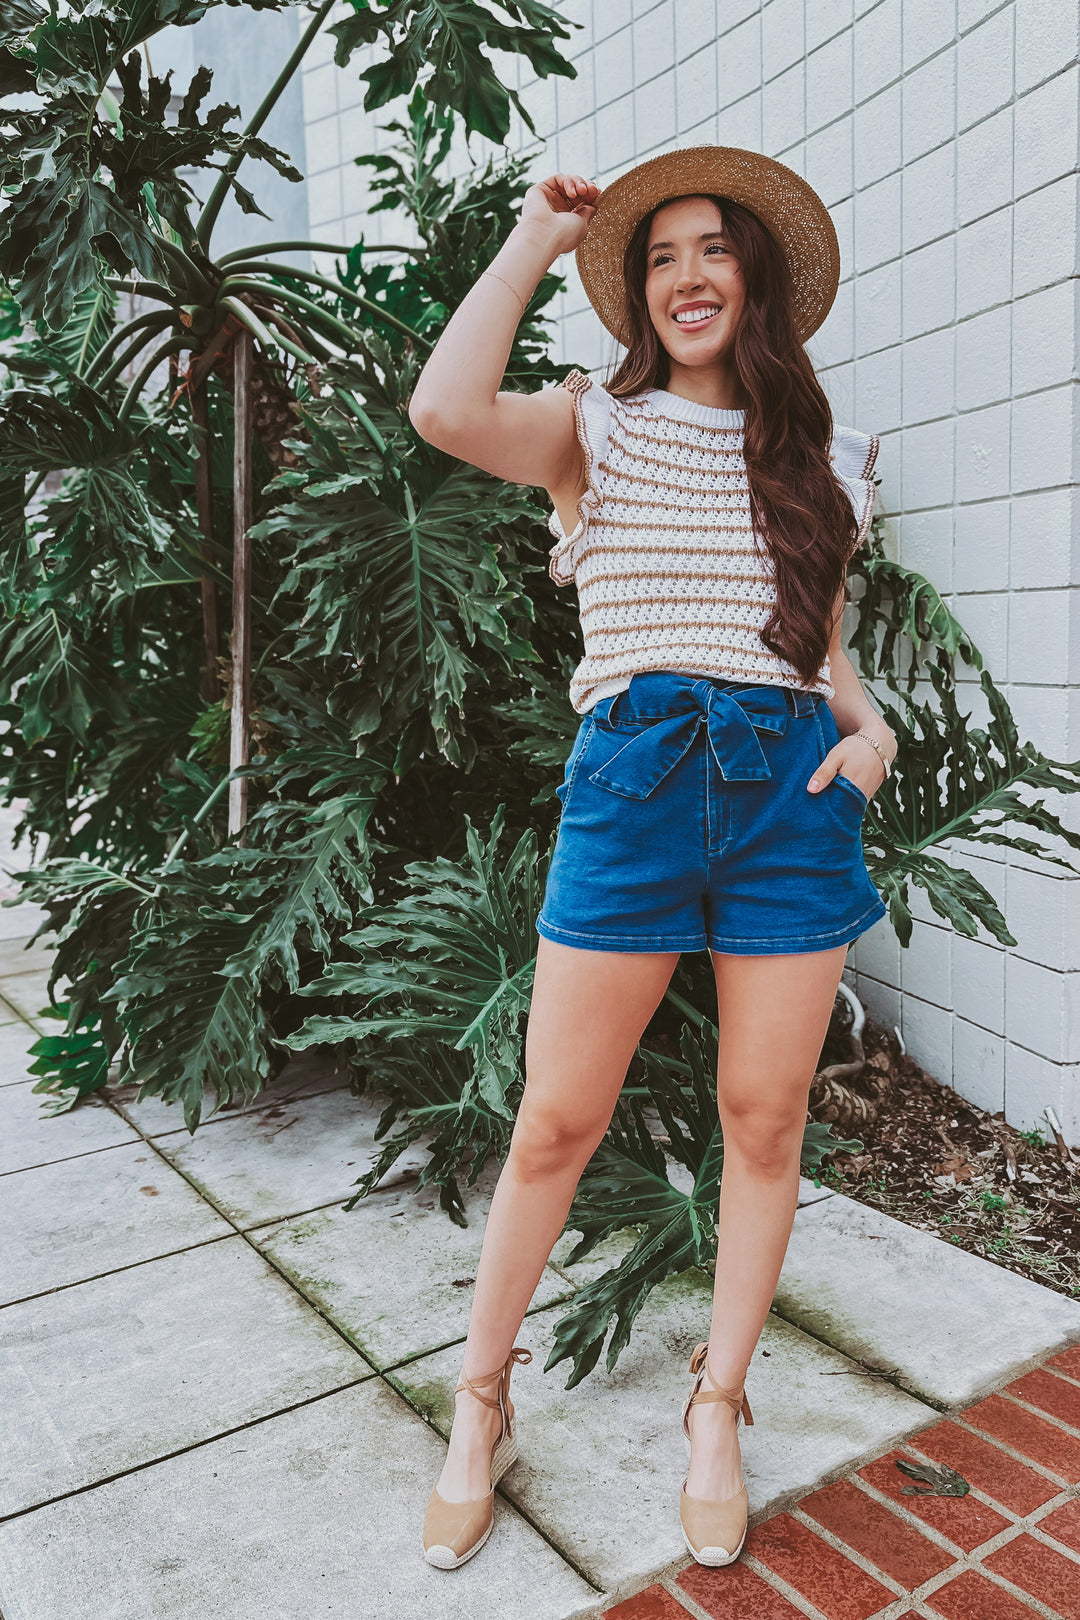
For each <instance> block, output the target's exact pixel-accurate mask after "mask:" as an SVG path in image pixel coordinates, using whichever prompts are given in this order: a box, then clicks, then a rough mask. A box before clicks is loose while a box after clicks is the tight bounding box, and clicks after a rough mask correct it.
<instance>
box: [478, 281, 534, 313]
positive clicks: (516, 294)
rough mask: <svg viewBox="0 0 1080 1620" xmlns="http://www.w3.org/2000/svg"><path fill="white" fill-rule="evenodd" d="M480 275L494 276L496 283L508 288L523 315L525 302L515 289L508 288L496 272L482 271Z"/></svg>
mask: <svg viewBox="0 0 1080 1620" xmlns="http://www.w3.org/2000/svg"><path fill="white" fill-rule="evenodd" d="M481 275H485V276H494V277H495V280H496V281H501V282H502V284H503V286H504V287H510V291H511V292H512V293H513V295H514V297H515V298H516V299H517V301H518V303H519V304H520V305H521V313H522V314H523V315H524V313H525V310H526V307H527V306H526V303H525V300H524V298H522V296H521V294H520V293H519V292H518V290H517V288H516V287H512V286H510V283H509V282H508V281H507V279H506V277H505V276H500V274H499V272H498V271H497V270H482V271H481Z"/></svg>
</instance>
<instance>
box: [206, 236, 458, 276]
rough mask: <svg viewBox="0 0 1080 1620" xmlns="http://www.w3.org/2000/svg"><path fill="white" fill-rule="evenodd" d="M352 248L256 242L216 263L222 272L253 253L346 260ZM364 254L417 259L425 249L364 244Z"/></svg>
mask: <svg viewBox="0 0 1080 1620" xmlns="http://www.w3.org/2000/svg"><path fill="white" fill-rule="evenodd" d="M352 252H353V248H347V247H342V246H341V244H340V243H339V242H256V243H255V245H254V246H253V247H241V248H233V249H232V251H231V252H229V253H223V254H222V255H221V258H220V259H218V261H217V263H218V266H219V268H221V269H222V270H223V269H224V268H225V266H226V265H227V264H232V263H233V262H234V260H236V259H247V258H248V257H249V256H250V255H251V254H253V253H336V254H343V255H344V256H345V257H346V258H348V256H349V254H350V253H352ZM364 252H365V253H414V254H416V256H417V257H418V258H419V257H421V256H423V255H426V254H427V248H426V247H406V246H405V245H404V244H403V243H400V242H365V243H364Z"/></svg>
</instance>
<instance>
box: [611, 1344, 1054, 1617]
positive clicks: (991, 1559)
mask: <svg viewBox="0 0 1080 1620" xmlns="http://www.w3.org/2000/svg"><path fill="white" fill-rule="evenodd" d="M901 1457H904V1458H907V1459H908V1460H909V1461H912V1462H934V1463H943V1464H945V1465H947V1466H948V1467H949V1468H953V1469H955V1470H956V1472H957V1473H959V1474H962V1475H963V1477H964V1478H965V1479H966V1480H967V1482H968V1484H969V1485H970V1487H971V1489H970V1490H969V1491H968V1494H967V1495H966V1496H905V1495H903V1488H904V1486H906V1485H912V1484H914V1483H917V1482H915V1481H913V1480H912V1478H911V1476H910V1475H908V1474H905V1473H904V1472H903V1471H902V1470H901V1469H899V1468H897V1466H896V1463H897V1459H898V1458H901ZM691 1615H693V1616H696V1617H697V1620H700V1617H701V1616H702V1615H709V1616H711V1617H712V1620H875V1617H879V1620H928V1617H930V1616H935V1617H937V1616H940V1617H941V1620H1034V1617H1035V1616H1036V1615H1039V1616H1041V1617H1042V1620H1048V1617H1050V1616H1053V1617H1054V1620H1080V1345H1075V1346H1073V1348H1072V1349H1070V1350H1065V1351H1062V1352H1061V1353H1060V1354H1059V1355H1056V1356H1052V1357H1051V1358H1050V1359H1049V1360H1048V1361H1047V1362H1045V1364H1044V1365H1043V1366H1041V1367H1037V1368H1035V1369H1034V1370H1033V1371H1031V1372H1028V1373H1025V1374H1024V1375H1023V1376H1022V1377H1020V1378H1016V1379H1014V1380H1013V1381H1012V1382H1011V1383H1009V1384H1007V1385H1006V1386H1005V1388H1004V1389H1001V1390H999V1391H998V1392H997V1393H996V1394H993V1395H989V1396H987V1397H986V1398H985V1399H983V1400H981V1401H977V1402H976V1403H975V1404H974V1405H973V1406H970V1407H968V1408H967V1410H966V1411H963V1412H960V1413H958V1414H957V1415H956V1416H955V1417H951V1418H945V1419H942V1420H941V1421H940V1422H937V1423H934V1424H931V1425H930V1427H929V1428H926V1429H923V1430H922V1431H921V1432H920V1433H918V1434H916V1435H913V1436H912V1438H911V1439H910V1440H909V1441H907V1442H906V1443H905V1444H903V1445H901V1446H898V1447H893V1448H892V1449H890V1450H889V1451H887V1452H885V1453H884V1454H883V1455H882V1456H880V1457H878V1458H876V1459H875V1460H874V1461H873V1462H869V1463H865V1464H863V1466H862V1467H860V1468H856V1469H854V1470H852V1472H851V1473H850V1474H848V1475H847V1476H846V1477H845V1478H843V1479H839V1480H835V1481H834V1482H833V1483H832V1484H831V1485H825V1486H823V1487H820V1488H818V1489H816V1490H814V1491H811V1492H810V1493H809V1494H807V1495H806V1496H803V1497H802V1498H800V1500H799V1501H798V1502H797V1503H796V1504H795V1506H794V1507H792V1508H789V1509H788V1510H787V1511H786V1512H783V1513H777V1514H775V1515H774V1516H773V1518H771V1519H767V1520H765V1521H764V1522H763V1523H762V1524H758V1525H755V1526H754V1527H753V1529H751V1530H750V1532H749V1534H748V1535H747V1538H746V1541H745V1544H744V1546H743V1550H742V1553H741V1555H740V1557H739V1559H738V1561H737V1562H736V1563H734V1564H729V1565H728V1567H727V1568H726V1569H705V1568H704V1567H703V1566H702V1565H701V1564H697V1563H694V1562H689V1563H688V1564H687V1566H686V1568H685V1569H683V1570H681V1571H680V1572H679V1573H678V1574H677V1575H675V1576H673V1577H672V1578H671V1579H670V1580H665V1581H664V1582H662V1583H657V1584H656V1585H655V1586H650V1587H649V1588H648V1589H647V1590H646V1591H644V1592H639V1593H637V1595H636V1596H635V1597H632V1598H628V1599H627V1601H626V1602H625V1603H620V1604H618V1605H617V1606H616V1607H615V1608H613V1609H608V1610H607V1614H606V1616H605V1620H689V1616H691Z"/></svg>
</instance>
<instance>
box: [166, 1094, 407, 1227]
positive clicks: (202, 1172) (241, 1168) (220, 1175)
mask: <svg viewBox="0 0 1080 1620" xmlns="http://www.w3.org/2000/svg"><path fill="white" fill-rule="evenodd" d="M381 1111H382V1110H381V1108H380V1106H379V1105H378V1103H376V1102H374V1101H373V1100H372V1099H370V1098H368V1097H362V1098H358V1097H354V1096H353V1095H352V1093H351V1092H350V1091H349V1090H348V1089H347V1088H345V1089H341V1088H339V1089H337V1090H335V1091H330V1092H324V1093H321V1094H319V1095H317V1096H314V1097H297V1098H295V1099H294V1100H293V1101H292V1102H289V1103H281V1104H278V1105H275V1106H272V1107H270V1108H267V1109H251V1110H249V1111H248V1112H246V1113H242V1114H230V1115H229V1117H228V1118H221V1119H217V1120H212V1121H211V1122H210V1124H209V1125H207V1126H205V1127H201V1126H200V1128H199V1129H198V1130H197V1131H196V1132H195V1135H194V1136H190V1135H189V1134H188V1133H187V1131H182V1132H178V1133H174V1134H173V1135H170V1136H159V1137H155V1145H156V1146H157V1147H158V1148H159V1149H160V1151H161V1152H162V1153H164V1154H165V1155H166V1157H167V1158H168V1159H169V1160H170V1161H171V1162H172V1163H173V1164H175V1165H176V1166H177V1167H178V1168H179V1169H181V1170H183V1172H184V1174H185V1175H186V1176H190V1178H191V1180H192V1182H193V1183H194V1185H195V1186H197V1187H198V1188H200V1190H202V1191H204V1192H205V1193H206V1195H207V1196H208V1197H209V1198H212V1199H213V1200H214V1202H215V1203H217V1204H218V1205H219V1206H220V1207H221V1208H222V1209H223V1210H225V1211H226V1212H227V1213H228V1214H229V1216H230V1217H231V1218H232V1219H233V1220H235V1221H236V1222H237V1223H238V1224H239V1225H241V1226H243V1227H248V1226H255V1225H259V1226H263V1225H266V1224H267V1223H268V1222H270V1221H273V1220H279V1219H283V1218H284V1217H285V1216H289V1215H299V1214H303V1213H305V1212H306V1211H308V1210H312V1209H317V1208H318V1207H319V1206H320V1205H322V1204H332V1203H334V1202H335V1201H336V1200H338V1199H340V1200H341V1201H342V1202H343V1203H344V1201H345V1200H346V1199H347V1198H349V1197H350V1196H351V1195H352V1193H353V1192H354V1191H355V1183H356V1182H357V1181H358V1180H359V1179H360V1177H361V1176H362V1175H363V1174H364V1172H365V1170H368V1169H369V1168H370V1167H371V1165H372V1164H373V1163H374V1162H375V1160H376V1159H377V1158H378V1156H379V1153H380V1151H381V1144H379V1143H377V1142H376V1141H375V1134H374V1133H375V1127H376V1125H377V1124H378V1121H379V1115H380V1113H381Z"/></svg>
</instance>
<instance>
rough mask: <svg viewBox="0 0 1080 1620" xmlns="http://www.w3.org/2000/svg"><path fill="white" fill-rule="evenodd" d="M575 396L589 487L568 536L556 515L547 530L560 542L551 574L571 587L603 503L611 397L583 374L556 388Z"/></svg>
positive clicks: (575, 373) (573, 374) (569, 376)
mask: <svg viewBox="0 0 1080 1620" xmlns="http://www.w3.org/2000/svg"><path fill="white" fill-rule="evenodd" d="M556 386H557V387H559V388H566V389H568V390H569V391H570V393H571V394H573V396H574V420H575V423H576V424H577V436H578V438H579V440H580V441H581V447H582V449H583V450H584V452H585V466H586V471H587V476H588V483H587V484H586V486H585V489H584V492H583V493H582V494H581V495H580V496H579V497H578V503H577V509H578V520H577V522H576V523H575V525H574V527H573V529H572V530H571V531H570V533H569V534H567V533H566V531H565V530H564V528H563V525H562V522H561V520H560V518H559V514H558V513H557V512H554V511H553V512H552V514H551V516H550V517H549V518H548V529H549V530H550V532H551V533H552V534H553V535H554V536H555V538H556V540H557V541H558V544H557V545H554V546H552V548H551V550H550V551H549V552H548V573H549V574H550V575H551V577H552V579H553V580H554V581H555V583H556V585H569V584H571V583H572V581H573V579H574V574H575V572H576V570H577V559H578V555H579V553H580V551H581V548H582V543H583V541H584V539H585V535H586V533H587V531H588V527H589V520H590V518H591V517H592V515H593V513H594V512H597V511H599V509H600V502H601V500H602V499H603V495H602V491H601V487H600V484H601V479H600V475H599V473H598V471H597V469H598V467H599V464H600V462H601V461H602V460H603V459H604V453H605V451H606V449H607V442H608V430H609V428H610V425H611V395H610V394H609V393H608V392H607V390H606V389H604V388H601V387H600V386H599V384H598V383H595V382H593V380H592V378H591V377H586V375H585V373H584V372H582V371H570V372H568V373H567V374H566V376H565V377H563V379H562V380H561V382H559V383H558V384H557V385H556Z"/></svg>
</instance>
